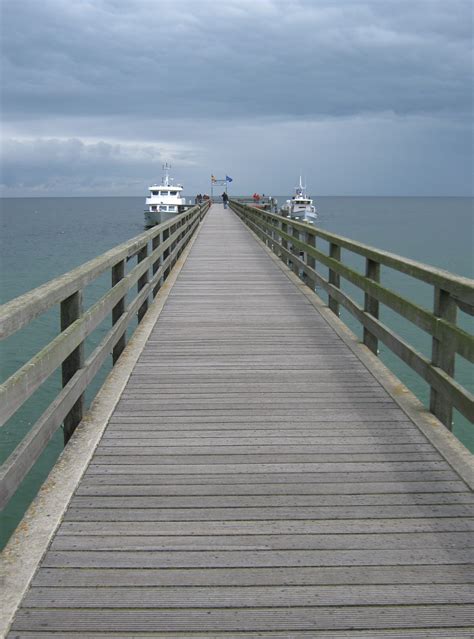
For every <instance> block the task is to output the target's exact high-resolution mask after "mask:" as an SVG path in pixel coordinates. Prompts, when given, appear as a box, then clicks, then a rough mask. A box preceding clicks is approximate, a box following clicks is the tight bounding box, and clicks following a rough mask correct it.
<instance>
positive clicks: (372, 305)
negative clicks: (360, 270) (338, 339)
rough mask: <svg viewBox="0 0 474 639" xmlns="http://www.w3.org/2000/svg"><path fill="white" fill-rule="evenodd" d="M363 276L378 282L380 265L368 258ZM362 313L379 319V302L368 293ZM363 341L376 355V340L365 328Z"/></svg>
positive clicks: (365, 295) (365, 296)
mask: <svg viewBox="0 0 474 639" xmlns="http://www.w3.org/2000/svg"><path fill="white" fill-rule="evenodd" d="M365 276H366V277H368V278H369V279H370V280H373V281H374V282H380V264H379V263H378V262H375V261H374V260H371V259H370V258H368V257H367V258H366V262H365ZM364 311H365V312H366V313H369V314H370V315H372V316H373V317H375V318H377V319H378V317H379V302H378V300H376V299H375V298H374V297H372V296H371V295H369V294H368V293H364ZM363 341H364V344H365V345H366V346H367V347H368V348H370V350H371V351H372V353H375V355H378V345H379V344H378V339H377V338H376V337H375V335H374V334H373V333H371V332H370V331H369V329H368V328H366V327H365V326H364V336H363Z"/></svg>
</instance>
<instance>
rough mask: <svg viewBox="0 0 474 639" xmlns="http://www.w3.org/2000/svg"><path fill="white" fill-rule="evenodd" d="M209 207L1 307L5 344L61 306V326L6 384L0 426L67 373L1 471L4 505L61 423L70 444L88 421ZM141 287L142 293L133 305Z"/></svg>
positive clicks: (195, 209) (0, 334)
mask: <svg viewBox="0 0 474 639" xmlns="http://www.w3.org/2000/svg"><path fill="white" fill-rule="evenodd" d="M208 208H209V203H205V204H203V205H201V206H195V207H193V208H191V209H189V210H188V211H187V212H186V213H183V214H181V215H178V216H176V217H174V218H172V219H170V220H168V221H167V222H165V223H163V224H160V225H158V226H155V227H153V228H152V229H150V230H148V231H145V232H144V233H142V234H141V235H138V236H137V237H135V238H133V239H131V240H129V241H127V242H124V243H123V244H120V245H119V246H117V247H115V248H113V249H111V250H110V251H108V252H107V253H104V254H103V255H101V256H100V257H97V258H95V259H93V260H90V261H89V262H87V263H85V264H83V265H82V266H79V267H78V268H76V269H74V270H72V271H70V272H68V273H65V274H64V275H62V276H60V277H58V278H56V279H54V280H51V281H50V282H47V283H46V284H43V285H42V286H40V287H38V288H36V289H34V290H32V291H30V292H28V293H26V294H24V295H21V296H20V297H18V298H16V299H14V300H12V301H11V302H8V303H7V304H4V305H3V306H2V307H0V339H5V338H7V337H9V336H10V335H12V334H14V333H15V332H16V331H18V330H20V329H21V328H23V327H25V326H27V325H28V324H29V323H30V322H31V321H32V320H34V319H35V318H36V317H38V316H40V315H41V314H43V313H45V312H46V311H48V310H49V309H50V308H52V307H54V306H59V315H60V328H61V332H60V333H59V335H57V337H55V339H53V340H52V341H51V342H50V343H49V344H47V345H46V346H45V347H44V348H43V349H42V350H41V351H40V352H39V353H37V354H36V355H35V356H34V357H33V358H32V359H31V360H30V361H28V362H27V363H26V364H24V365H23V366H22V367H21V368H20V369H19V370H17V371H16V372H15V373H14V374H13V375H11V376H10V377H9V378H8V379H7V380H6V381H5V382H4V383H3V384H2V385H1V386H0V426H3V425H4V424H5V423H6V422H7V420H8V419H9V418H10V417H11V416H12V415H13V414H14V413H15V412H16V411H17V410H18V409H19V408H20V407H21V406H22V405H23V404H24V403H25V402H26V401H27V399H28V398H29V397H30V396H31V395H32V394H33V393H34V392H35V391H36V390H37V389H38V388H39V387H40V386H41V385H42V384H43V383H44V382H45V381H46V380H47V379H48V378H49V377H50V376H51V375H52V374H53V373H54V372H55V371H56V370H57V369H58V368H59V367H61V368H62V390H61V391H60V393H59V394H58V395H57V397H56V398H55V399H54V401H53V402H52V403H51V404H50V405H49V406H48V408H47V409H46V410H45V412H44V413H43V414H42V415H41V416H40V417H39V419H38V420H37V421H36V423H35V424H33V426H32V428H31V429H30V430H29V432H28V433H27V434H26V436H25V437H24V438H23V440H22V441H21V442H20V444H19V445H18V446H17V447H16V448H15V450H14V451H13V452H12V453H11V455H10V456H9V457H8V459H7V460H6V461H5V462H4V464H3V465H2V466H1V468H0V507H3V506H4V505H5V504H6V503H7V502H8V500H9V499H10V497H11V496H12V495H13V494H14V492H15V491H16V489H17V488H18V486H19V485H20V483H21V482H22V480H23V478H24V477H25V476H26V474H27V473H28V471H29V470H30V469H31V468H32V466H33V464H34V463H35V461H36V460H37V459H38V457H39V456H40V454H41V453H42V452H43V450H44V448H45V447H46V445H47V444H48V442H49V441H50V439H51V437H52V435H53V434H54V432H55V431H56V430H57V429H58V428H59V427H60V426H61V424H63V429H64V442H65V443H67V441H68V440H69V438H70V437H71V435H72V433H73V432H74V429H75V428H76V426H77V425H78V424H79V422H80V421H81V419H82V417H83V414H84V392H85V390H86V388H87V387H88V386H89V384H90V383H91V381H92V380H93V379H94V377H95V376H96V375H97V373H98V372H99V370H100V368H101V367H102V365H103V364H104V362H105V360H106V358H107V357H108V356H109V355H110V354H112V360H113V364H115V362H116V361H117V359H118V357H119V356H120V354H121V352H122V351H123V349H124V348H125V345H126V344H125V343H126V331H127V327H128V326H129V324H130V323H131V322H132V320H133V319H134V318H135V317H137V318H138V322H140V321H141V319H142V318H143V316H144V314H145V313H146V311H147V309H148V303H149V299H150V297H155V295H156V294H157V292H158V290H159V289H160V287H161V285H162V284H163V282H164V280H166V278H167V277H168V275H169V273H170V271H171V269H172V268H173V266H174V264H175V263H176V261H177V259H178V258H179V256H180V254H181V252H182V251H183V249H184V247H185V246H186V244H187V243H188V241H189V240H190V238H191V236H192V235H193V233H194V232H195V230H196V228H197V227H198V225H199V223H200V221H201V220H202V218H203V217H204V215H205V213H206V212H207V210H208ZM133 257H136V258H137V263H136V265H135V266H134V267H133V268H131V270H130V271H129V272H128V273H126V270H127V269H126V263H127V261H128V260H131V259H132V258H133ZM107 271H110V273H111V288H110V290H108V292H107V293H106V294H105V295H103V296H102V297H101V298H100V299H99V300H98V301H97V302H96V303H95V304H93V305H92V306H91V307H90V308H88V309H87V310H84V309H83V291H84V288H85V287H86V286H87V285H89V284H90V283H91V282H93V281H94V280H96V279H97V278H98V277H99V276H101V275H102V274H103V273H106V272H107ZM135 286H136V294H135V296H134V297H133V299H131V300H130V299H129V297H130V295H129V293H130V292H131V291H132V290H133V288H134V287H135ZM127 296H128V297H127ZM108 316H110V317H111V324H112V327H111V329H110V330H109V331H108V332H107V334H106V335H105V337H104V338H103V339H102V341H101V342H100V344H99V345H98V346H97V347H96V348H95V349H94V351H93V352H92V353H91V354H90V355H89V356H88V357H87V358H86V357H85V349H84V343H85V339H86V338H87V337H88V336H89V335H90V334H91V333H92V332H93V331H94V330H95V329H96V328H97V327H98V326H99V325H100V324H101V323H102V322H103V321H104V320H105V319H106V318H107V317H108Z"/></svg>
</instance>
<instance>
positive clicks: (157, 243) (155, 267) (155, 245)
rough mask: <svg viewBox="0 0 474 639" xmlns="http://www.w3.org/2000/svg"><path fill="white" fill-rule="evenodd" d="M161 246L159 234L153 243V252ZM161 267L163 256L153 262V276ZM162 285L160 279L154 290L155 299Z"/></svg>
mask: <svg viewBox="0 0 474 639" xmlns="http://www.w3.org/2000/svg"><path fill="white" fill-rule="evenodd" d="M160 244H161V233H158V235H155V237H154V238H153V239H152V241H151V250H152V251H155V250H156V249H157V248H158V247H159V246H160ZM160 265H161V255H160V257H158V258H157V259H156V260H155V261H154V262H153V266H152V267H151V270H152V276H153V275H155V273H156V272H157V271H158V269H159V268H160ZM161 284H162V278H161V277H160V279H159V281H158V282H157V284H156V285H155V286H154V288H153V297H156V294H157V293H158V291H159V290H160V288H161Z"/></svg>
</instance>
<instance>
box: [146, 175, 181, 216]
mask: <svg viewBox="0 0 474 639" xmlns="http://www.w3.org/2000/svg"><path fill="white" fill-rule="evenodd" d="M170 168H171V166H170V165H169V164H168V163H166V164H164V165H163V178H162V180H161V184H153V185H152V186H149V187H148V190H149V191H150V194H149V196H148V197H147V198H146V205H147V208H146V209H145V226H146V227H150V226H155V225H156V224H161V223H162V222H166V220H169V219H170V218H172V217H174V216H175V215H178V213H182V212H183V211H184V210H185V208H186V206H185V204H186V200H185V198H184V197H182V193H183V186H182V185H181V184H173V178H170V176H169V170H170Z"/></svg>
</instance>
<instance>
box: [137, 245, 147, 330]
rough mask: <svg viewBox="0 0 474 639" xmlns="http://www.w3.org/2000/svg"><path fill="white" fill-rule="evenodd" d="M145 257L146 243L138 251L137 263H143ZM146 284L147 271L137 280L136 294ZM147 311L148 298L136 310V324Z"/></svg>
mask: <svg viewBox="0 0 474 639" xmlns="http://www.w3.org/2000/svg"><path fill="white" fill-rule="evenodd" d="M146 257H148V242H147V243H146V244H145V246H144V247H143V248H141V249H140V250H139V251H138V256H137V263H138V264H140V262H143V260H144V259H145V258H146ZM147 283H148V269H147V270H146V271H145V272H144V273H143V275H142V276H141V277H140V278H139V280H138V282H137V293H139V292H140V291H141V290H142V288H143V287H144V286H146V284H147ZM147 310H148V297H147V298H146V299H145V301H144V302H143V304H142V305H141V306H140V308H139V309H138V313H137V317H138V322H141V321H142V319H143V316H144V315H145V313H146V312H147Z"/></svg>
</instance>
